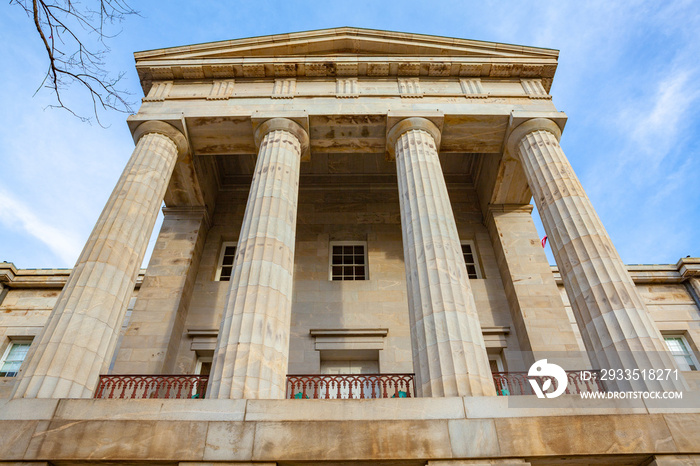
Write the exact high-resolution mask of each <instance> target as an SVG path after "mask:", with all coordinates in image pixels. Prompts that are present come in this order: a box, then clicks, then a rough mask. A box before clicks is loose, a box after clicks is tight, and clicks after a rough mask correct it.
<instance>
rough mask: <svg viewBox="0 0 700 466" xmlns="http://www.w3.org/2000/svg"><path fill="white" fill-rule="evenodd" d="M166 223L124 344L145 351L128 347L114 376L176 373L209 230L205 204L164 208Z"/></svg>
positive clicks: (179, 369) (116, 363) (140, 292)
mask: <svg viewBox="0 0 700 466" xmlns="http://www.w3.org/2000/svg"><path fill="white" fill-rule="evenodd" d="M163 212H164V219H163V225H162V227H161V229H160V233H159V234H158V240H157V241H156V245H155V247H154V248H153V253H152V254H151V260H150V262H149V264H148V269H147V270H146V275H145V277H144V279H143V284H142V285H141V289H140V290H139V294H138V299H137V300H136V305H135V306H134V310H133V312H132V313H131V318H130V319H129V326H128V328H127V330H126V334H125V335H124V338H123V340H122V343H121V348H142V347H143V343H142V342H143V341H144V340H145V339H146V338H149V337H150V338H151V341H152V344H151V345H149V347H148V351H147V352H145V353H142V352H138V351H123V352H120V353H119V354H118V357H117V360H116V362H115V364H114V367H113V369H112V373H114V374H129V373H131V374H176V373H185V372H187V371H186V369H185V368H183V367H177V364H176V362H177V361H176V358H177V353H178V350H179V349H180V341H181V338H182V334H183V333H184V330H185V329H184V326H185V321H186V318H187V311H188V308H189V303H190V299H191V297H192V289H193V287H194V281H195V279H196V276H197V271H198V266H199V259H200V256H201V253H202V249H203V247H204V239H205V237H206V233H207V227H208V225H207V211H206V208H205V207H185V208H179V209H175V208H166V209H164V211H163Z"/></svg>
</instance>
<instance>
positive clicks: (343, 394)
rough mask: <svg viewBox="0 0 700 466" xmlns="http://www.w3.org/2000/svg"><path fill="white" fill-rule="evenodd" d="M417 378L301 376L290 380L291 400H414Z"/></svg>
mask: <svg viewBox="0 0 700 466" xmlns="http://www.w3.org/2000/svg"><path fill="white" fill-rule="evenodd" d="M415 396H416V388H415V382H414V380H413V374H299V375H288V376H287V398H290V399H292V398H298V399H366V398H413V397H415Z"/></svg>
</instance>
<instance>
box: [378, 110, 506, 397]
mask: <svg viewBox="0 0 700 466" xmlns="http://www.w3.org/2000/svg"><path fill="white" fill-rule="evenodd" d="M439 141H440V131H439V130H438V128H437V127H436V126H435V125H434V124H433V123H431V122H430V121H428V120H426V119H423V118H407V119H405V120H402V121H400V122H399V123H397V124H396V125H395V126H394V127H393V128H392V129H391V131H389V134H388V136H387V144H389V148H390V149H393V152H395V154H396V167H397V175H398V184H399V201H400V206H401V227H402V233H403V249H404V262H405V266H406V284H407V287H408V304H409V308H410V309H409V317H410V324H411V337H412V341H413V343H412V348H413V366H414V368H415V372H416V388H417V391H418V394H419V395H420V396H433V397H437V396H479V395H495V394H496V393H495V389H494V385H493V380H492V378H491V371H490V369H489V363H488V356H487V354H486V347H485V345H484V338H483V336H482V334H481V327H480V325H479V316H478V314H477V311H476V305H475V303H474V296H473V295H472V291H471V287H470V286H469V278H468V275H467V269H466V266H465V264H464V256H463V255H462V248H461V245H460V241H459V236H458V234H457V226H456V224H455V219H454V214H453V213H452V206H451V204H450V199H449V197H448V195H447V186H446V185H445V178H444V176H443V174H442V169H441V167H440V160H439V159H438V147H439Z"/></svg>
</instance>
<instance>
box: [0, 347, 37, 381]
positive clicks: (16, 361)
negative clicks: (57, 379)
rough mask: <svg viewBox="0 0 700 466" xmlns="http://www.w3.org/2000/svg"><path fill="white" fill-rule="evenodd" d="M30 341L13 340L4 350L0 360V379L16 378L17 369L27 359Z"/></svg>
mask: <svg viewBox="0 0 700 466" xmlns="http://www.w3.org/2000/svg"><path fill="white" fill-rule="evenodd" d="M31 345H32V342H31V340H24V339H22V340H14V341H11V342H10V345H9V346H8V347H7V349H6V350H5V354H4V355H3V357H2V360H0V377H16V376H17V373H18V372H19V368H20V366H21V365H22V362H23V361H24V358H26V357H27V353H28V352H29V347H30V346H31Z"/></svg>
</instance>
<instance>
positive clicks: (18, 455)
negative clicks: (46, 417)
mask: <svg viewBox="0 0 700 466" xmlns="http://www.w3.org/2000/svg"><path fill="white" fill-rule="evenodd" d="M18 417H19V416H18ZM47 424H48V421H38V420H20V419H15V420H12V421H11V422H10V421H2V422H0V452H1V453H0V459H1V460H10V461H12V460H15V461H16V460H22V459H23V458H24V455H25V451H26V450H27V447H29V443H30V441H31V440H32V436H33V435H34V433H35V432H37V431H41V430H42V426H45V425H47Z"/></svg>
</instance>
